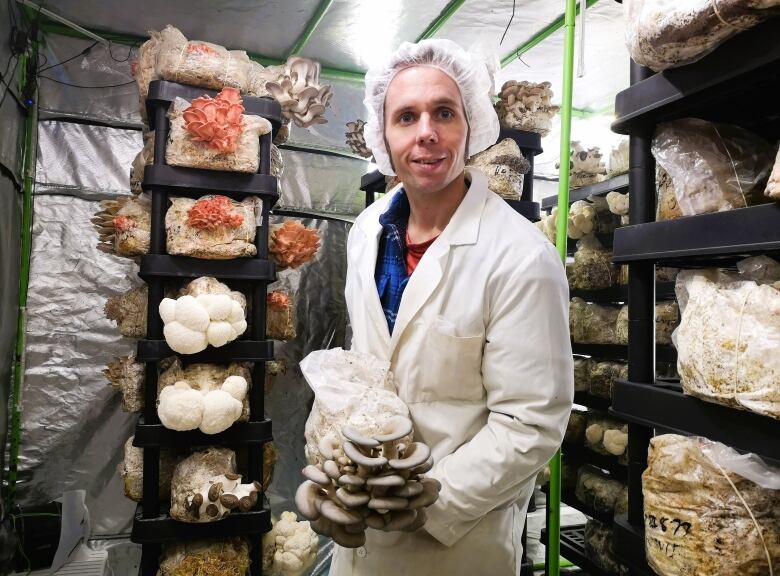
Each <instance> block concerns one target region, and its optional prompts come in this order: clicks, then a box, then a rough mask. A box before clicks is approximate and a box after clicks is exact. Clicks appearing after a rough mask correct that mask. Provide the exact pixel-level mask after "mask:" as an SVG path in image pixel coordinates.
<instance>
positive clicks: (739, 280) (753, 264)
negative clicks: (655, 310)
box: [673, 256, 780, 418]
mask: <svg viewBox="0 0 780 576" xmlns="http://www.w3.org/2000/svg"><path fill="white" fill-rule="evenodd" d="M738 268H739V271H740V273H739V274H735V273H731V272H723V271H720V270H717V269H706V270H684V271H682V272H680V274H679V275H678V276H677V285H676V292H677V299H678V301H679V303H680V309H681V310H682V320H681V322H680V327H679V328H678V329H677V330H676V331H675V333H674V335H673V339H674V343H675V346H676V347H677V354H678V356H677V370H678V371H679V373H680V378H681V380H682V386H683V391H684V392H685V393H686V394H691V395H693V396H698V397H699V398H702V399H704V400H708V401H710V402H717V403H718V404H725V405H726V406H732V407H735V408H742V409H745V410H751V411H753V412H757V413H759V414H764V415H766V416H771V417H773V418H780V356H779V355H778V353H777V351H778V349H780V264H778V263H777V262H775V261H774V260H772V259H771V258H768V257H766V256H758V257H754V258H748V259H746V260H743V261H742V262H740V263H739V265H738Z"/></svg>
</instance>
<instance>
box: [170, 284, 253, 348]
mask: <svg viewBox="0 0 780 576" xmlns="http://www.w3.org/2000/svg"><path fill="white" fill-rule="evenodd" d="M159 310H160V317H161V318H162V321H163V322H164V323H165V327H164V328H163V334H164V335H165V341H166V342H167V343H168V346H170V347H171V350H173V351H174V352H178V353H179V354H196V353H197V352H201V351H203V350H205V349H206V347H207V346H208V345H209V344H210V345H211V346H214V347H215V348H218V347H220V346H224V345H225V344H227V343H228V342H232V341H233V340H235V339H236V338H238V337H239V336H240V335H241V334H243V333H244V332H245V331H246V326H247V324H246V318H245V316H244V308H243V307H242V306H241V304H240V303H239V302H238V301H237V300H235V299H234V298H232V297H231V296H230V295H228V294H201V295H199V296H197V297H193V296H189V295H187V296H181V297H179V298H177V299H175V300H174V299H173V298H163V300H162V302H160V308H159Z"/></svg>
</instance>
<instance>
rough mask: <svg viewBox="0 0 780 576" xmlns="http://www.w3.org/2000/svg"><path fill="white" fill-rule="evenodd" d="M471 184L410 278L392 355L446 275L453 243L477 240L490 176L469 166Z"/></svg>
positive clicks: (401, 307)
mask: <svg viewBox="0 0 780 576" xmlns="http://www.w3.org/2000/svg"><path fill="white" fill-rule="evenodd" d="M466 178H467V179H468V180H470V185H469V189H468V192H466V196H465V197H464V198H463V200H462V201H461V203H460V205H459V206H458V209H457V210H456V211H455V214H453V215H452V218H451V219H450V222H449V224H447V227H446V228H445V229H444V231H443V232H442V233H441V234H440V235H439V237H438V238H437V239H436V240H435V241H434V243H433V244H431V246H430V248H428V250H427V251H426V252H425V254H424V255H423V257H422V259H421V260H420V263H419V264H418V265H417V268H416V269H415V271H414V274H412V276H411V278H409V283H408V284H407V285H406V289H405V290H404V294H403V296H402V298H401V306H400V308H399V309H398V317H397V318H396V321H395V328H394V329H393V334H392V337H391V338H390V355H391V357H392V354H393V352H394V350H395V348H396V346H397V345H398V343H399V342H400V340H401V337H402V335H403V332H404V330H405V329H406V328H407V327H408V326H409V324H410V323H411V322H412V320H414V318H415V316H417V314H418V313H419V311H420V309H421V308H422V307H423V306H424V305H425V303H426V302H427V301H428V299H429V298H430V297H431V295H432V294H433V293H434V291H435V290H436V289H437V288H438V286H439V283H440V282H441V280H442V278H443V277H444V271H445V269H446V266H447V259H448V256H449V253H450V247H451V246H460V245H467V244H476V242H477V239H478V237H479V224H480V221H481V219H482V211H483V210H484V208H485V203H486V202H487V194H488V187H487V178H486V177H485V175H484V174H483V173H482V172H480V171H479V170H476V169H474V170H471V169H468V170H467V174H466Z"/></svg>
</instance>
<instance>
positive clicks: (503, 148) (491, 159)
mask: <svg viewBox="0 0 780 576" xmlns="http://www.w3.org/2000/svg"><path fill="white" fill-rule="evenodd" d="M468 165H469V166H473V167H475V168H479V169H480V170H481V171H482V172H484V173H485V175H486V176H487V178H488V188H489V189H490V190H491V191H493V192H495V193H496V194H498V195H499V196H501V197H502V198H504V199H505V200H519V199H520V195H521V194H522V193H523V175H524V174H526V173H527V172H528V170H529V168H530V165H529V164H528V161H527V160H526V159H525V157H524V156H523V154H522V152H521V151H520V148H519V147H518V146H517V143H516V142H515V141H514V140H512V139H511V138H505V139H503V140H502V141H501V142H499V143H498V144H495V145H493V146H491V147H490V148H488V149H487V150H483V151H482V152H480V153H478V154H475V155H474V156H472V157H471V158H470V159H469V162H468Z"/></svg>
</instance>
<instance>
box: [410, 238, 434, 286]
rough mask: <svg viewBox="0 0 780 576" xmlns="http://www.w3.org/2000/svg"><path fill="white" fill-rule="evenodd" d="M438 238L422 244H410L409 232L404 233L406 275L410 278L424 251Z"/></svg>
mask: <svg viewBox="0 0 780 576" xmlns="http://www.w3.org/2000/svg"><path fill="white" fill-rule="evenodd" d="M436 238H438V236H436V237H434V238H431V239H430V240H428V241H426V242H423V243H422V244H412V243H411V242H410V240H409V232H407V233H406V275H407V276H411V275H412V272H414V270H415V268H417V265H418V264H419V263H420V259H421V258H422V257H423V254H425V251H426V250H427V249H428V248H429V247H430V246H431V244H433V242H434V241H435V240H436Z"/></svg>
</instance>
